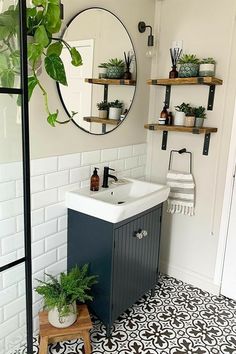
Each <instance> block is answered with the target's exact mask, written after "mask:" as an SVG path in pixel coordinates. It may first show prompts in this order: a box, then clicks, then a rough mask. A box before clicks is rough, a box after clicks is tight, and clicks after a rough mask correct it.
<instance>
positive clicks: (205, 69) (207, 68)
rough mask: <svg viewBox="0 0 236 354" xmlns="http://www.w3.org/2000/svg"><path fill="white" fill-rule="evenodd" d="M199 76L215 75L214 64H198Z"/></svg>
mask: <svg viewBox="0 0 236 354" xmlns="http://www.w3.org/2000/svg"><path fill="white" fill-rule="evenodd" d="M199 76H215V64H200V67H199Z"/></svg>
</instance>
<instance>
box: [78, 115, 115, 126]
mask: <svg viewBox="0 0 236 354" xmlns="http://www.w3.org/2000/svg"><path fill="white" fill-rule="evenodd" d="M84 120H85V121H86V122H89V123H99V124H111V125H119V124H120V122H121V121H120V120H116V119H109V118H106V119H105V118H99V117H84Z"/></svg>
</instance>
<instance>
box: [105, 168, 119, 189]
mask: <svg viewBox="0 0 236 354" xmlns="http://www.w3.org/2000/svg"><path fill="white" fill-rule="evenodd" d="M109 171H115V170H114V169H113V168H109V167H104V172H103V183H102V187H103V188H108V187H109V186H108V178H109V177H110V178H113V179H114V180H115V181H116V182H117V181H118V178H117V177H116V176H113V175H110V174H109Z"/></svg>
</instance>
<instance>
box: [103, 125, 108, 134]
mask: <svg viewBox="0 0 236 354" xmlns="http://www.w3.org/2000/svg"><path fill="white" fill-rule="evenodd" d="M106 132H107V129H106V124H102V134H106Z"/></svg>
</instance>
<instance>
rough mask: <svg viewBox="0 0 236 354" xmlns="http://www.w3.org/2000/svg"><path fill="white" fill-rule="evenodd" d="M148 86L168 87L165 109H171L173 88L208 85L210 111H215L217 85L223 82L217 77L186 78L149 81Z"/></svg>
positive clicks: (208, 107) (208, 106)
mask: <svg viewBox="0 0 236 354" xmlns="http://www.w3.org/2000/svg"><path fill="white" fill-rule="evenodd" d="M147 84H148V85H159V86H166V96H165V107H166V108H169V106H170V94H171V86H177V85H178V86H180V85H207V86H209V95H208V104H207V109H208V111H212V110H213V105H214V98H215V87H216V85H222V84H223V80H221V79H218V78H216V77H210V76H207V77H184V78H177V79H150V80H147Z"/></svg>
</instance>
